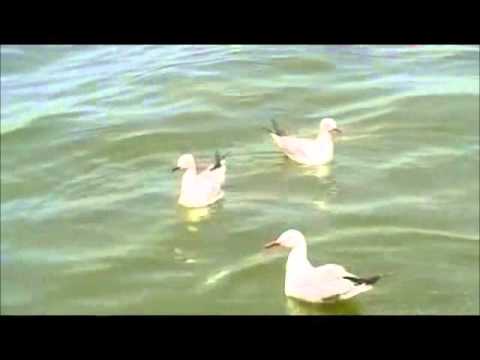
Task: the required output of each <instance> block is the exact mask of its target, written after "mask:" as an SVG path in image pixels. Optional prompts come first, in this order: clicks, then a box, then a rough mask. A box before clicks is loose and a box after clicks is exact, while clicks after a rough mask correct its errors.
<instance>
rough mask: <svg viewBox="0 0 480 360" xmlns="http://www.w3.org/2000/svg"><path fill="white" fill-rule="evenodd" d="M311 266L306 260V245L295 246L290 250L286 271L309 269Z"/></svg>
mask: <svg viewBox="0 0 480 360" xmlns="http://www.w3.org/2000/svg"><path fill="white" fill-rule="evenodd" d="M311 266H312V265H311V264H310V262H309V261H308V258H307V244H306V243H303V244H301V245H297V246H295V247H294V248H293V249H292V250H290V254H288V260H287V270H288V269H290V270H292V269H294V270H299V269H303V268H310V267H311Z"/></svg>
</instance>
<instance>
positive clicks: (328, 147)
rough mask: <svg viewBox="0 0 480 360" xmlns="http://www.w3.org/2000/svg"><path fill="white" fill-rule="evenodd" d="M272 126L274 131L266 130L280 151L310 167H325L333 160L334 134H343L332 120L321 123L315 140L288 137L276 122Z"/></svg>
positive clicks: (273, 121)
mask: <svg viewBox="0 0 480 360" xmlns="http://www.w3.org/2000/svg"><path fill="white" fill-rule="evenodd" d="M272 125H273V128H272V129H269V128H266V129H267V130H268V131H269V132H270V135H271V136H272V139H273V142H274V143H275V144H276V145H277V146H278V147H279V148H280V150H281V151H282V152H283V153H284V154H285V155H286V156H288V157H289V158H290V159H292V160H293V161H296V162H298V163H300V164H303V165H309V166H316V165H324V164H327V163H329V162H330V161H332V160H333V147H334V146H333V138H332V132H334V131H336V132H339V133H341V132H342V130H340V129H339V128H338V127H337V123H336V122H335V120H333V119H332V118H324V119H322V120H321V121H320V132H319V134H318V136H317V138H316V139H314V140H313V139H302V138H298V137H295V136H290V135H288V134H287V133H286V132H285V131H284V130H282V129H280V127H279V126H278V124H277V122H276V121H275V120H272Z"/></svg>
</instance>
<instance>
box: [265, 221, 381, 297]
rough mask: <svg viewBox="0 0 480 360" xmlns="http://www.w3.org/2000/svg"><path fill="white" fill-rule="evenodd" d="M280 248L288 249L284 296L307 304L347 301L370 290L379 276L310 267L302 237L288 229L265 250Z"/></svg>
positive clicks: (340, 268) (335, 267) (330, 266)
mask: <svg viewBox="0 0 480 360" xmlns="http://www.w3.org/2000/svg"><path fill="white" fill-rule="evenodd" d="M274 246H283V247H286V248H289V249H291V250H290V253H289V255H288V260H287V268H286V276H285V289H284V290H285V295H286V296H287V297H290V298H294V299H297V300H302V301H305V302H309V303H325V302H335V301H338V300H346V299H350V298H352V297H354V296H356V295H358V294H360V293H363V292H365V291H368V290H371V289H372V288H373V286H372V285H373V284H375V283H376V282H377V281H378V280H379V279H380V276H372V277H368V278H361V277H358V276H356V275H353V274H351V273H349V272H347V271H346V270H345V268H344V267H343V266H340V265H337V264H326V265H322V266H318V267H314V266H312V264H311V263H310V262H309V261H308V258H307V243H306V241H305V237H304V236H303V234H302V233H301V232H300V231H298V230H294V229H290V230H287V231H285V232H284V233H283V234H281V235H280V236H279V237H278V238H277V239H276V240H274V241H272V242H269V243H268V244H266V245H265V248H271V247H274Z"/></svg>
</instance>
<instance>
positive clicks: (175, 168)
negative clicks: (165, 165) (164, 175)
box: [172, 166, 180, 172]
mask: <svg viewBox="0 0 480 360" xmlns="http://www.w3.org/2000/svg"><path fill="white" fill-rule="evenodd" d="M177 170H180V167H179V166H175V167H174V168H173V169H172V172H175V171H177Z"/></svg>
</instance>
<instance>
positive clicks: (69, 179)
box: [0, 45, 480, 315]
mask: <svg viewBox="0 0 480 360" xmlns="http://www.w3.org/2000/svg"><path fill="white" fill-rule="evenodd" d="M327 115H328V116H331V117H333V118H335V119H336V120H337V123H338V125H339V126H340V127H341V128H342V129H343V130H344V133H343V135H342V136H339V137H337V140H336V158H335V161H334V163H332V164H331V165H329V166H326V167H322V168H319V169H305V168H302V167H300V166H297V165H295V164H293V163H291V162H290V161H288V160H286V159H285V158H284V157H282V156H281V155H280V154H278V152H276V150H275V148H274V146H273V144H272V143H271V139H270V138H269V136H268V134H266V133H265V132H263V131H262V130H261V127H262V126H264V125H266V123H267V122H268V120H269V119H271V118H276V119H277V120H278V121H279V122H280V123H281V124H282V125H283V126H284V127H286V128H288V129H289V130H290V131H291V132H295V133H298V134H301V135H304V136H314V135H315V134H316V131H317V129H318V122H319V120H320V118H322V117H324V116H327ZM216 149H219V150H221V151H231V156H230V157H229V158H228V172H227V184H226V186H225V199H224V200H222V201H221V202H219V203H217V204H215V205H214V206H212V207H211V208H210V209H208V210H186V209H183V208H180V207H179V206H178V205H177V204H176V201H177V195H178V190H179V181H180V177H179V174H172V173H170V172H169V170H170V168H171V167H172V166H174V165H175V163H176V160H177V158H178V156H179V155H180V154H182V153H185V152H191V153H193V154H194V155H195V156H196V157H197V158H198V159H200V160H210V159H211V158H212V156H213V153H214V151H215V150H216ZM478 197H479V47H478V46H238V45H237V46H65V47H63V46H51V47H43V46H2V48H1V257H0V260H1V312H2V314H362V315H364V314H479V312H480V311H479V290H480V286H479V260H480V255H479V201H478ZM288 228H296V229H298V230H301V231H302V232H303V233H304V234H305V236H306V237H307V241H308V245H309V257H310V260H311V261H312V263H313V264H315V265H320V264H324V263H338V264H342V265H344V266H346V267H347V269H349V270H350V271H351V272H353V273H358V274H360V275H372V274H377V273H380V274H385V276H384V277H383V279H382V280H381V281H380V282H379V283H378V284H377V286H376V287H375V289H374V290H372V291H370V292H368V293H365V294H361V295H360V296H358V297H356V298H354V299H353V300H351V301H349V302H345V303H340V304H337V305H333V306H326V305H324V306H313V305H306V304H301V303H298V302H296V301H291V300H287V299H286V298H285V296H284V295H283V278H284V270H285V262H286V256H287V253H286V252H283V251H267V250H264V249H263V248H262V247H263V244H265V243H266V242H268V241H270V240H272V239H273V238H274V237H276V236H278V235H279V234H280V233H281V232H283V231H284V230H286V229H288Z"/></svg>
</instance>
